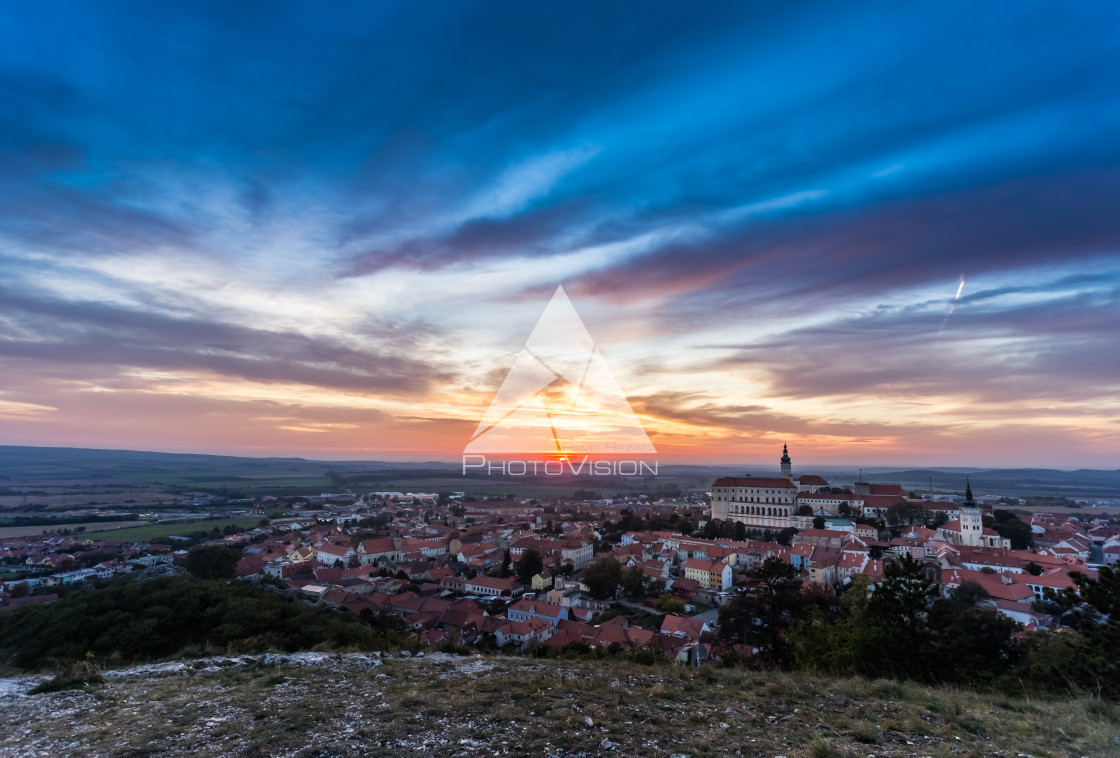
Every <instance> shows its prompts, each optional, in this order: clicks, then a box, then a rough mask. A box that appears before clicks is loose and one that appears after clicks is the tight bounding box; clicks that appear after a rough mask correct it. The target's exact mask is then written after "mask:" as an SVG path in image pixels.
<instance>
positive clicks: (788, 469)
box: [782, 445, 793, 481]
mask: <svg viewBox="0 0 1120 758" xmlns="http://www.w3.org/2000/svg"><path fill="white" fill-rule="evenodd" d="M782 478H783V479H789V480H790V481H792V480H793V461H792V460H791V459H790V457H789V446H788V445H782Z"/></svg>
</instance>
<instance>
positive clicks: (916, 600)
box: [867, 555, 939, 678]
mask: <svg viewBox="0 0 1120 758" xmlns="http://www.w3.org/2000/svg"><path fill="white" fill-rule="evenodd" d="M938 597H939V592H938V588H937V585H936V584H935V583H934V582H933V581H932V580H931V579H930V578H929V577H928V576H926V574H925V573H924V572H923V570H922V565H921V564H920V563H918V562H917V561H916V560H914V559H913V558H911V557H910V556H909V555H903V556H902V558H901V560H899V561H897V562H890V563H887V564H885V565H884V566H883V581H882V582H880V583H879V586H878V587H877V588H876V590H875V592H874V594H872V596H871V600H870V602H869V603H868V605H867V614H868V616H869V622H870V623H869V626H870V627H872V628H874V629H875V630H876V631H877V632H878V634H877V635H875V636H876V637H877V638H878V641H879V645H880V649H881V655H882V657H883V660H884V662H885V663H886V665H887V666H889V667H890V671H889V672H883V673H894V674H896V675H902V676H908V677H910V678H920V676H919V675H920V673H921V672H922V670H923V669H924V668H925V661H923V655H922V651H924V650H928V648H929V646H930V641H931V635H932V628H931V625H930V609H931V607H932V606H933V604H934V603H935V602H936V601H937V599H938Z"/></svg>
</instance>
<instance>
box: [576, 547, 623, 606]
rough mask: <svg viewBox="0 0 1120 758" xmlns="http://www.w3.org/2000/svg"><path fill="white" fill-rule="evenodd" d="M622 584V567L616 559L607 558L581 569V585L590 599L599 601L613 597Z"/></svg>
mask: <svg viewBox="0 0 1120 758" xmlns="http://www.w3.org/2000/svg"><path fill="white" fill-rule="evenodd" d="M621 582H622V566H621V565H620V564H619V562H618V559H616V558H614V557H611V556H608V557H606V558H600V559H599V560H597V561H593V562H591V563H589V564H587V565H586V566H585V567H584V569H583V583H584V584H586V585H587V589H588V591H589V592H591V595H592V597H595V598H597V599H599V600H605V599H607V598H611V597H614V595H615V592H616V591H617V590H618V585H619V584H620V583H621Z"/></svg>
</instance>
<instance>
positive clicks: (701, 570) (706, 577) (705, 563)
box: [684, 558, 731, 592]
mask: <svg viewBox="0 0 1120 758" xmlns="http://www.w3.org/2000/svg"><path fill="white" fill-rule="evenodd" d="M684 575H685V577H686V578H688V579H694V580H696V582H697V583H698V584H699V585H700V586H701V587H703V588H704V589H706V590H713V591H716V592H723V591H726V590H729V589H731V567H730V566H728V565H727V564H726V563H724V562H723V561H709V560H704V559H701V558H689V559H688V560H687V561H685V562H684Z"/></svg>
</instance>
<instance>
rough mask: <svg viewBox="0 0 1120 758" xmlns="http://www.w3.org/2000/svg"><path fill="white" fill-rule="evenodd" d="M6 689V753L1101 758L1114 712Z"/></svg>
mask: <svg viewBox="0 0 1120 758" xmlns="http://www.w3.org/2000/svg"><path fill="white" fill-rule="evenodd" d="M46 679H47V677H28V676H25V677H15V678H8V679H2V680H0V724H3V725H4V728H3V729H0V755H4V756H38V755H67V756H86V755H99V756H100V755H105V756H109V755H112V756H148V755H164V756H180V755H194V756H266V755H267V756H335V755H373V756H389V755H392V756H397V755H412V754H416V753H423V754H425V755H440V756H486V755H536V756H549V755H554V756H575V755H586V756H591V755H625V756H630V755H657V756H668V755H682V754H683V755H689V756H713V755H725V754H731V755H744V756H777V755H784V756H789V757H790V758H793V756H814V757H815V758H824V757H825V756H859V757H860V758H864V756H871V755H875V756H1023V755H1034V756H1095V755H1116V754H1117V752H1120V708H1118V707H1117V706H1116V705H1114V704H1111V703H1109V702H1105V701H1099V700H1095V699H1091V698H1082V699H1060V700H1054V699H1042V698H1034V697H1021V698H1015V697H1007V696H1003V695H978V694H975V693H971V692H968V691H963V690H956V689H951V688H929V687H923V686H918V685H912V684H900V683H896V682H889V681H878V682H868V681H863V680H857V679H819V678H814V677H806V676H791V675H785V674H755V673H750V672H745V671H736V670H723V669H700V670H694V669H679V668H673V667H668V666H663V667H644V666H639V665H636V664H629V663H626V664H623V663H612V662H602V661H599V662H595V663H593V664H587V663H580V662H559V663H558V662H556V661H548V662H545V661H537V660H533V659H525V658H504V657H482V656H473V657H459V656H450V655H443V654H433V655H429V656H427V657H423V658H407V657H392V658H390V657H388V656H386V657H384V658H380V657H378V656H377V655H376V654H345V655H328V654H323V653H302V654H296V655H265V656H252V657H249V656H245V657H240V658H209V659H205V660H199V661H186V662H175V663H165V664H154V665H147V666H138V667H135V668H131V669H124V670H119V671H110V672H105V674H104V682H103V683H101V684H95V685H89V686H87V687H85V688H84V689H79V690H68V691H61V692H53V693H49V692H48V693H41V694H30V692H31V690H32V689H33V688H34V687H35V686H36V685H38V684H40V683H42V682H43V681H45V680H46Z"/></svg>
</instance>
